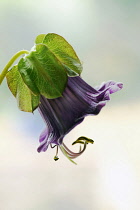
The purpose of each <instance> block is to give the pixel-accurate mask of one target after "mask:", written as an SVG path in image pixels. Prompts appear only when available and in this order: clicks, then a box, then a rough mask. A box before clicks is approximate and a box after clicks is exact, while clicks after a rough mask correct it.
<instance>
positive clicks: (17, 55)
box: [0, 50, 29, 84]
mask: <svg viewBox="0 0 140 210" xmlns="http://www.w3.org/2000/svg"><path fill="white" fill-rule="evenodd" d="M23 54H29V51H27V50H21V51H19V52H17V53H16V54H15V55H14V56H13V57H12V58H11V59H10V61H9V62H8V63H7V64H6V66H5V67H4V69H3V70H2V73H1V74H0V84H1V83H2V81H3V80H4V78H5V76H6V74H7V72H8V70H9V68H10V67H11V66H12V64H13V63H14V62H15V61H16V59H17V58H18V57H19V56H21V55H23Z"/></svg>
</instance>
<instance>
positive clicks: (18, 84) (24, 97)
mask: <svg viewBox="0 0 140 210" xmlns="http://www.w3.org/2000/svg"><path fill="white" fill-rule="evenodd" d="M6 79H7V84H8V86H9V89H10V91H11V92H12V94H13V95H14V96H15V97H16V99H17V103H18V107H19V109H20V110H21V111H25V112H33V111H34V110H35V109H36V108H37V107H38V105H39V98H40V97H39V96H35V95H33V94H32V92H31V91H30V89H29V88H28V87H27V86H26V85H25V84H24V82H23V79H22V77H21V75H20V73H19V72H18V66H17V65H15V66H13V67H12V69H11V70H10V71H9V72H8V73H7V75H6Z"/></svg>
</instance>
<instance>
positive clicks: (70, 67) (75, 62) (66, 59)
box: [35, 33, 82, 76]
mask: <svg viewBox="0 0 140 210" xmlns="http://www.w3.org/2000/svg"><path fill="white" fill-rule="evenodd" d="M35 43H36V44H41V43H42V44H45V45H46V46H47V48H48V49H49V50H50V51H51V52H52V53H53V54H54V56H55V57H56V58H57V59H58V60H59V61H60V62H61V64H62V65H63V66H64V67H65V70H66V71H67V74H68V76H78V75H80V74H81V72H82V64H81V62H80V60H79V58H78V56H77V55H76V53H75V51H74V49H73V47H72V46H71V45H70V44H69V43H68V42H67V41H66V40H65V39H64V38H63V37H62V36H59V35H57V34H54V33H50V34H47V35H46V34H40V35H38V36H37V37H36V40H35Z"/></svg>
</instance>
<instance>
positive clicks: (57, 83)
mask: <svg viewBox="0 0 140 210" xmlns="http://www.w3.org/2000/svg"><path fill="white" fill-rule="evenodd" d="M18 69H19V72H20V74H21V76H22V78H23V81H24V82H25V84H26V85H27V86H28V88H29V89H30V90H31V91H32V92H33V93H34V94H35V95H40V94H41V95H44V96H45V97H46V98H49V99H53V98H57V97H61V96H62V93H63V91H64V89H65V87H66V84H67V74H66V72H65V69H64V67H63V65H62V64H61V62H60V61H59V60H58V59H57V58H56V57H55V56H54V54H53V53H52V52H51V51H50V50H49V49H48V47H47V46H46V45H44V44H37V45H36V46H35V48H34V50H33V51H31V52H30V53H29V55H27V56H25V57H23V58H21V59H20V61H19V63H18Z"/></svg>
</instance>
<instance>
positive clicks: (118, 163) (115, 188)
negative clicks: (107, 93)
mask: <svg viewBox="0 0 140 210" xmlns="http://www.w3.org/2000/svg"><path fill="white" fill-rule="evenodd" d="M139 11H140V3H139V1H138V0H133V1H132V0H106V1H103V0H65V1H64V0H57V1H56V0H51V1H48V0H46V1H45V0H40V1H39V0H34V1H33V0H32V1H31V0H28V1H27V0H24V1H22V0H20V1H16V0H14V1H12V0H11V1H8V0H1V2H0V31H1V32H0V57H1V59H0V68H1V70H2V68H3V67H4V65H5V64H6V62H8V60H9V59H10V57H11V56H12V55H13V54H14V53H16V52H17V51H18V50H21V49H27V50H30V48H31V47H32V46H33V44H34V39H35V37H36V36H37V35H38V34H40V33H51V32H53V33H58V34H60V35H62V36H63V37H65V38H66V39H67V41H68V42H69V43H70V44H71V45H72V46H73V47H74V49H75V50H76V52H77V54H78V56H79V58H80V59H81V61H82V63H83V67H84V70H83V73H82V77H83V79H85V80H86V81H87V82H88V83H89V84H91V85H92V86H96V85H99V84H100V83H101V82H103V81H107V80H111V79H112V80H116V81H121V82H123V83H124V89H123V90H122V91H120V92H117V93H115V94H114V95H112V96H111V101H110V102H109V103H108V104H107V106H106V107H105V108H103V110H102V111H101V113H100V114H99V115H98V116H96V117H91V116H90V117H87V118H86V119H85V121H84V122H83V123H82V124H81V125H79V126H78V127H76V128H75V129H74V130H73V131H72V132H71V133H69V134H68V136H66V138H65V143H66V144H67V145H70V144H71V143H72V142H73V141H74V140H76V138H78V137H79V136H82V135H85V136H87V137H90V138H92V139H94V141H95V143H94V145H88V148H87V150H86V151H85V153H84V154H83V155H82V156H81V157H79V158H78V159H77V160H76V162H77V163H78V165H77V166H75V165H73V164H72V163H71V162H69V161H68V160H67V159H66V158H65V157H63V155H62V154H61V153H59V157H60V159H59V161H57V162H55V161H54V160H53V157H54V155H55V149H53V150H51V149H49V150H48V151H47V152H46V153H41V154H38V153H37V152H36V148H37V147H38V145H39V144H38V137H39V135H40V132H41V131H42V129H43V128H44V126H45V125H44V123H43V121H42V119H41V117H40V116H39V114H38V113H37V111H36V112H35V114H34V115H32V114H29V113H23V112H20V111H19V110H18V108H17V106H16V100H15V99H14V97H13V96H12V95H11V93H10V91H9V90H8V88H7V86H6V81H4V82H3V84H2V86H1V87H0V210H19V209H20V210H63V209H64V210H65V209H66V210H71V209H73V210H87V209H94V210H132V209H133V210H138V209H139V206H140V205H139V194H140V153H139V148H140V143H139V138H140V137H139V136H140V129H139V125H140V119H139V118H140V109H139V107H140V97H139V92H140V86H139V78H140V46H139V37H140V28H139V25H140V13H139ZM73 147H74V146H73ZM74 149H75V151H76V149H78V148H77V147H76V148H75V147H74Z"/></svg>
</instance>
